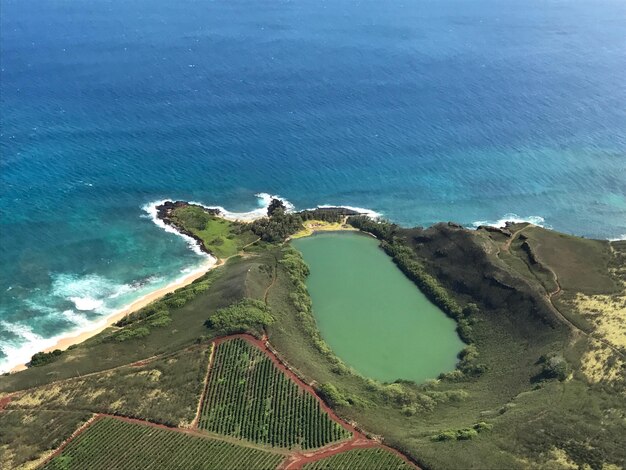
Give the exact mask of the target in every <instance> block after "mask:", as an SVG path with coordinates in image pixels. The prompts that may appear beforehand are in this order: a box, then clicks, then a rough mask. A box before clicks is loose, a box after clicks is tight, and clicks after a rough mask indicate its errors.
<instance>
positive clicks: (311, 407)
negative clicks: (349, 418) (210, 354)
mask: <svg viewBox="0 0 626 470" xmlns="http://www.w3.org/2000/svg"><path fill="white" fill-rule="evenodd" d="M214 354H215V358H214V360H213V365H212V367H211V370H210V372H209V383H208V388H207V392H206V396H205V399H204V403H203V406H202V412H201V415H200V419H199V423H198V426H199V428H201V429H206V430H208V431H211V432H215V433H218V434H223V435H227V436H233V437H236V438H239V439H246V440H249V441H252V442H255V443H263V444H269V445H270V446H272V447H283V448H294V447H298V448H302V449H311V448H316V447H322V446H324V445H327V444H329V443H331V442H334V441H337V440H340V439H344V438H347V437H349V436H350V433H349V431H347V430H346V429H344V428H343V427H342V426H340V425H339V424H337V423H336V422H334V421H333V420H332V419H331V418H330V417H329V416H328V414H327V413H326V412H325V411H323V410H322V409H321V407H320V404H319V401H318V400H317V399H316V398H315V397H314V396H313V395H311V394H309V393H308V392H306V391H304V390H302V389H301V388H300V387H299V386H298V385H297V384H296V383H294V382H293V381H292V380H291V379H289V378H288V377H287V376H286V375H285V374H284V373H283V372H282V371H280V370H279V369H278V368H277V367H276V366H275V365H274V364H273V363H272V361H271V360H270V359H269V358H268V357H267V355H266V354H265V353H264V352H262V351H260V350H259V349H258V348H256V347H255V346H253V345H251V344H250V343H249V342H247V341H245V340H243V339H241V338H236V339H233V340H229V341H225V342H223V343H221V344H219V345H218V346H217V347H216V350H215V353H214Z"/></svg>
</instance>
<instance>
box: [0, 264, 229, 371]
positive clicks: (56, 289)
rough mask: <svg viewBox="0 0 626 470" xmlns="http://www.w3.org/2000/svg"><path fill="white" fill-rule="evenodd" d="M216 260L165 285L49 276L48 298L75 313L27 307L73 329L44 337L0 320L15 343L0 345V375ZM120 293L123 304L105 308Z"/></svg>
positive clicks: (33, 304) (42, 306)
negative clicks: (62, 302)
mask: <svg viewBox="0 0 626 470" xmlns="http://www.w3.org/2000/svg"><path fill="white" fill-rule="evenodd" d="M216 261H217V260H216V259H215V258H214V257H210V259H208V260H205V262H203V263H202V264H201V265H199V266H196V267H190V268H189V269H187V270H185V271H186V272H185V273H182V274H181V276H179V277H177V278H176V279H174V280H172V281H170V282H168V283H165V279H163V278H161V277H156V276H153V277H150V278H148V279H147V280H144V281H142V282H137V283H133V284H116V283H114V282H112V281H111V280H109V279H107V278H105V277H102V276H97V275H87V276H78V275H76V274H56V275H53V282H52V291H51V296H53V297H57V299H58V300H67V301H71V302H72V303H73V304H74V306H75V310H74V309H66V310H62V311H61V310H58V309H55V308H54V307H51V306H48V305H45V304H42V303H36V302H34V301H27V304H28V306H29V307H30V308H32V309H33V310H38V311H40V312H41V313H43V314H44V315H45V316H47V317H48V318H51V319H54V318H60V319H62V320H65V321H68V322H70V323H72V324H73V325H74V326H73V327H71V328H69V329H68V330H67V331H65V332H63V333H62V334H59V335H56V336H52V337H49V338H44V337H43V336H41V335H39V334H37V333H35V332H34V331H33V330H32V329H31V328H30V327H29V326H27V325H24V324H21V323H9V322H7V321H0V330H3V329H4V330H5V331H8V332H9V333H11V334H12V335H14V336H16V337H17V338H16V339H15V340H11V341H4V342H3V343H2V344H0V351H2V353H3V355H4V356H5V357H4V358H2V359H0V373H3V372H8V371H10V370H11V369H12V368H13V367H15V366H17V365H20V364H25V363H27V362H28V361H30V358H31V357H32V355H33V354H35V353H36V352H39V351H43V350H45V349H48V348H51V347H53V346H54V345H55V344H57V343H58V341H59V340H61V339H63V338H67V337H73V336H78V335H80V334H82V333H85V332H88V331H93V330H97V329H99V328H101V327H103V326H105V325H106V324H107V322H108V319H109V317H111V316H114V315H116V314H118V313H120V312H122V311H124V310H127V309H128V308H129V307H130V305H131V304H133V303H134V302H137V301H139V300H141V299H142V298H144V297H145V296H147V295H149V294H150V293H151V292H154V290H155V289H160V288H164V287H167V286H171V285H177V284H179V283H181V282H182V281H183V280H184V279H186V278H187V277H189V276H191V275H195V274H199V273H203V272H205V271H206V270H208V269H209V268H210V267H211V266H213V265H214V264H215V263H216ZM124 294H128V295H129V298H128V300H127V302H125V304H124V305H122V306H110V305H107V301H108V300H110V299H115V298H118V297H120V296H121V295H124ZM133 294H134V295H133ZM87 311H89V312H93V313H97V314H98V317H97V318H96V319H95V320H94V318H93V313H92V314H91V318H87V317H86V316H85V313H81V312H87Z"/></svg>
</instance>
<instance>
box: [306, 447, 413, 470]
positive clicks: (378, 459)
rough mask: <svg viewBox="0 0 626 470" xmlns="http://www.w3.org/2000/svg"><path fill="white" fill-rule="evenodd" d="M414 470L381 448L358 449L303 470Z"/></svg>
mask: <svg viewBox="0 0 626 470" xmlns="http://www.w3.org/2000/svg"><path fill="white" fill-rule="evenodd" d="M409 468H412V467H411V466H410V465H409V464H408V463H406V462H405V461H404V460H402V459H401V458H400V457H398V456H397V455H396V454H394V453H392V452H389V451H388V450H384V449H381V448H371V449H363V450H360V449H356V450H349V451H347V452H342V453H340V454H335V455H333V456H331V457H327V458H325V459H321V460H318V461H316V462H310V463H307V464H305V465H304V466H303V467H302V470H344V469H345V470H374V469H381V470H382V469H384V470H408V469H409Z"/></svg>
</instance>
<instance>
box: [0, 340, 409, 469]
mask: <svg viewBox="0 0 626 470" xmlns="http://www.w3.org/2000/svg"><path fill="white" fill-rule="evenodd" d="M234 338H241V339H243V340H245V341H247V342H249V343H251V344H253V345H254V346H255V347H257V348H259V349H260V350H261V351H263V352H264V353H265V354H267V356H268V357H269V358H270V360H271V361H272V362H273V363H274V364H275V365H276V367H278V368H279V369H280V370H281V371H282V372H283V373H285V374H287V376H288V377H289V378H290V379H291V380H293V381H294V382H295V383H296V384H297V385H298V386H299V387H300V388H302V389H303V390H304V391H306V392H308V393H310V394H312V395H313V396H314V397H315V399H316V400H317V401H318V402H319V405H320V408H321V409H323V410H324V411H325V412H326V413H328V415H329V416H330V418H331V419H332V420H334V421H335V422H337V423H338V424H340V425H341V426H343V427H344V428H345V429H347V430H348V431H350V432H351V433H352V438H351V439H349V440H345V441H342V442H338V443H333V444H329V445H327V446H326V447H322V448H320V449H317V450H313V451H309V452H293V453H291V454H289V455H288V456H287V458H286V459H285V460H283V461H282V462H281V464H280V465H279V466H278V469H277V470H294V469H300V468H302V466H303V465H305V464H307V463H310V462H315V461H318V460H321V459H324V458H327V457H331V456H333V455H336V454H339V453H342V452H346V451H349V450H353V449H368V448H382V449H385V450H387V451H388V452H392V453H394V454H396V455H397V456H398V457H400V458H401V459H402V460H404V461H405V462H406V463H407V464H408V465H410V466H411V467H413V468H415V469H418V470H419V467H418V466H417V465H415V463H413V462H412V461H411V460H410V459H409V458H408V457H406V456H405V455H404V454H402V453H400V452H399V451H397V450H395V449H393V448H391V447H388V446H386V445H384V444H381V443H380V442H378V441H377V440H375V439H370V438H368V437H367V436H366V435H365V434H364V433H363V432H362V431H360V430H358V429H357V428H356V427H355V426H354V425H352V424H350V423H348V422H346V421H345V420H343V419H342V418H340V417H339V416H338V415H337V414H336V413H335V412H334V411H333V410H332V409H331V408H330V407H329V406H328V405H327V404H326V403H325V402H324V401H323V400H322V399H321V398H320V397H319V396H318V395H317V393H316V392H315V389H314V388H313V387H312V386H311V385H310V384H307V383H306V382H304V381H303V380H302V379H301V378H300V376H298V375H297V374H296V373H295V372H294V370H293V369H292V368H291V367H290V366H289V365H288V364H287V363H286V362H285V361H283V360H282V359H281V358H280V357H279V356H278V355H277V354H276V352H275V350H274V349H273V348H272V346H271V345H270V343H269V341H268V340H267V337H265V336H264V337H263V339H257V338H255V337H254V336H251V335H248V334H237V335H229V336H223V337H220V338H216V339H214V340H213V344H214V348H213V351H212V353H211V357H210V358H209V364H208V367H207V374H206V376H205V382H204V388H203V391H202V397H201V399H200V402H199V404H198V410H197V413H196V417H195V418H194V420H193V423H192V426H191V427H190V428H177V427H170V426H166V425H164V424H157V423H153V422H150V421H145V420H141V419H136V418H129V417H125V416H117V415H110V414H105V413H98V414H95V415H94V417H93V418H91V419H90V420H89V421H87V422H86V423H85V424H83V425H82V426H81V427H80V428H78V429H77V430H76V431H75V432H74V433H73V434H72V435H71V436H70V437H69V438H68V439H67V440H65V441H64V442H63V443H62V444H61V445H60V446H59V447H58V448H57V449H56V450H55V451H54V452H53V453H52V454H51V455H50V456H49V457H48V458H47V459H46V462H47V461H49V460H50V459H52V458H54V457H56V456H57V455H59V454H60V453H61V452H62V451H63V449H65V447H67V445H68V444H69V443H70V442H71V441H72V440H74V439H75V438H76V437H77V436H79V435H80V434H81V433H83V432H84V431H85V430H86V429H87V428H88V427H89V426H90V425H91V424H93V423H94V422H96V421H97V420H99V419H102V418H105V417H109V418H114V419H119V420H121V421H125V422H128V423H133V424H139V425H143V426H151V427H156V428H160V429H166V430H169V431H174V432H181V433H185V434H190V435H195V436H199V437H209V436H207V434H206V433H205V432H203V431H201V430H199V429H197V424H198V418H199V416H200V412H201V409H202V402H203V400H204V396H205V394H206V388H207V386H208V380H209V374H210V373H211V369H212V365H213V359H214V355H215V354H214V352H215V348H216V347H217V346H218V345H219V344H220V343H223V342H225V341H229V340H231V339H234ZM150 359H151V358H150ZM150 359H148V360H147V361H146V360H144V361H146V362H150ZM144 361H138V362H137V363H136V364H141V363H142V362H144ZM142 365H143V364H142ZM12 397H13V396H12V395H9V396H6V397H4V398H2V399H0V411H1V410H2V409H3V408H4V407H5V406H6V405H7V404H8V403H9V402H10V401H11V399H12ZM210 437H211V438H216V437H215V436H210ZM218 439H219V438H218Z"/></svg>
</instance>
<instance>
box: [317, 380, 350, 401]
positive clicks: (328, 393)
mask: <svg viewBox="0 0 626 470" xmlns="http://www.w3.org/2000/svg"><path fill="white" fill-rule="evenodd" d="M317 392H318V393H319V395H320V396H321V397H322V398H323V399H324V401H325V402H326V403H328V405H329V406H332V407H335V406H346V405H349V403H348V400H346V398H345V397H344V395H343V394H342V393H341V392H340V391H339V390H337V387H335V386H334V385H333V384H331V383H325V384H322V385H320V386H319V387H318V389H317Z"/></svg>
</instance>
